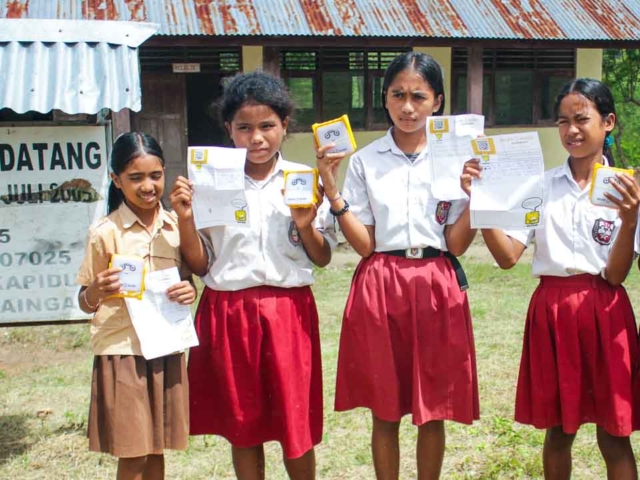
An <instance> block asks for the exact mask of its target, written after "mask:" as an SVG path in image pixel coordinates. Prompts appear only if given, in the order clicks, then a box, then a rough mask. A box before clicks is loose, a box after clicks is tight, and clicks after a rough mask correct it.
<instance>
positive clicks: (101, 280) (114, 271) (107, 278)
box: [87, 267, 122, 301]
mask: <svg viewBox="0 0 640 480" xmlns="http://www.w3.org/2000/svg"><path fill="white" fill-rule="evenodd" d="M121 271H122V269H121V268H120V267H111V268H107V269H106V270H103V271H102V272H100V273H99V274H98V275H96V278H95V279H94V280H93V283H92V284H91V285H89V287H88V288H87V290H89V289H90V293H91V294H92V296H93V297H94V298H96V297H97V299H98V300H100V301H102V300H103V299H105V298H106V297H108V296H109V295H114V294H116V293H118V292H119V291H120V287H121V286H122V285H121V284H120V276H119V275H118V273H120V272H121ZM87 294H89V292H87Z"/></svg>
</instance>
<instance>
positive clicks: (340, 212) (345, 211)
mask: <svg viewBox="0 0 640 480" xmlns="http://www.w3.org/2000/svg"><path fill="white" fill-rule="evenodd" d="M342 201H343V202H344V207H342V208H341V209H340V210H338V211H337V212H336V211H335V210H333V209H332V208H329V212H330V213H331V215H333V216H334V217H339V216H340V215H344V214H345V213H347V212H348V211H349V202H347V200H346V199H344V198H343V199H342Z"/></svg>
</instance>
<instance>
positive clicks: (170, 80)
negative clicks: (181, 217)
mask: <svg viewBox="0 0 640 480" xmlns="http://www.w3.org/2000/svg"><path fill="white" fill-rule="evenodd" d="M131 127H132V129H133V130H136V131H141V132H145V133H148V134H149V135H151V136H153V137H154V138H155V139H156V140H158V142H159V143H160V146H161V147H162V151H163V152H164V158H165V173H166V184H165V194H164V199H163V204H164V205H165V206H166V207H169V192H170V191H171V188H172V187H173V183H174V181H175V179H176V177H177V176H178V175H183V176H186V175H187V163H186V162H187V102H186V82H185V76H184V75H176V74H170V73H169V74H166V73H143V74H142V110H141V111H140V112H138V113H134V114H133V115H132V116H131Z"/></svg>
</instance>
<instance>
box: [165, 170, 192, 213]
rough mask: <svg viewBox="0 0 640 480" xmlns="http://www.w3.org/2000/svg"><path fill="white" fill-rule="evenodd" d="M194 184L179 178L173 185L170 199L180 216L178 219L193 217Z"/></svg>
mask: <svg viewBox="0 0 640 480" xmlns="http://www.w3.org/2000/svg"><path fill="white" fill-rule="evenodd" d="M192 187H193V182H191V181H190V180H188V179H186V178H184V177H182V176H179V177H178V178H176V183H174V184H173V188H172V189H171V193H170V194H169V199H170V200H171V206H172V207H173V210H174V211H175V212H176V214H177V215H178V218H182V219H185V220H187V219H190V218H192V217H193V209H192V205H191V202H192V200H193V188H192Z"/></svg>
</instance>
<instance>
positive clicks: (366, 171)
mask: <svg viewBox="0 0 640 480" xmlns="http://www.w3.org/2000/svg"><path fill="white" fill-rule="evenodd" d="M427 152H428V146H427V148H425V149H424V150H423V151H422V152H420V155H418V157H417V158H416V159H415V161H413V162H411V161H410V160H409V159H408V158H407V157H406V155H405V154H404V153H403V152H402V151H401V150H400V149H399V148H398V146H397V145H396V143H395V141H394V140H393V137H392V135H391V129H390V130H389V131H388V132H387V134H386V135H385V136H384V137H382V138H380V139H378V140H375V141H374V142H372V143H370V144H369V145H367V146H366V147H364V148H363V149H361V150H359V151H358V152H356V153H354V154H353V156H352V157H351V159H350V161H349V167H348V170H347V176H346V179H345V183H344V190H343V196H344V198H345V199H346V200H347V201H348V202H349V205H350V210H351V212H352V213H353V214H354V215H355V216H356V217H357V218H358V220H360V221H361V222H362V223H363V224H364V225H375V241H376V248H375V250H376V252H387V251H390V250H404V249H406V248H410V247H422V248H424V247H434V248H437V249H440V250H447V244H446V241H445V238H444V227H445V226H446V225H449V224H453V223H454V222H455V221H456V220H457V218H458V217H459V216H460V214H461V213H462V212H463V210H464V208H465V206H466V204H467V202H468V200H453V201H444V200H439V199H437V198H435V197H434V196H433V194H432V193H431V187H430V182H429V169H428V167H429V165H428V155H427Z"/></svg>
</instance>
